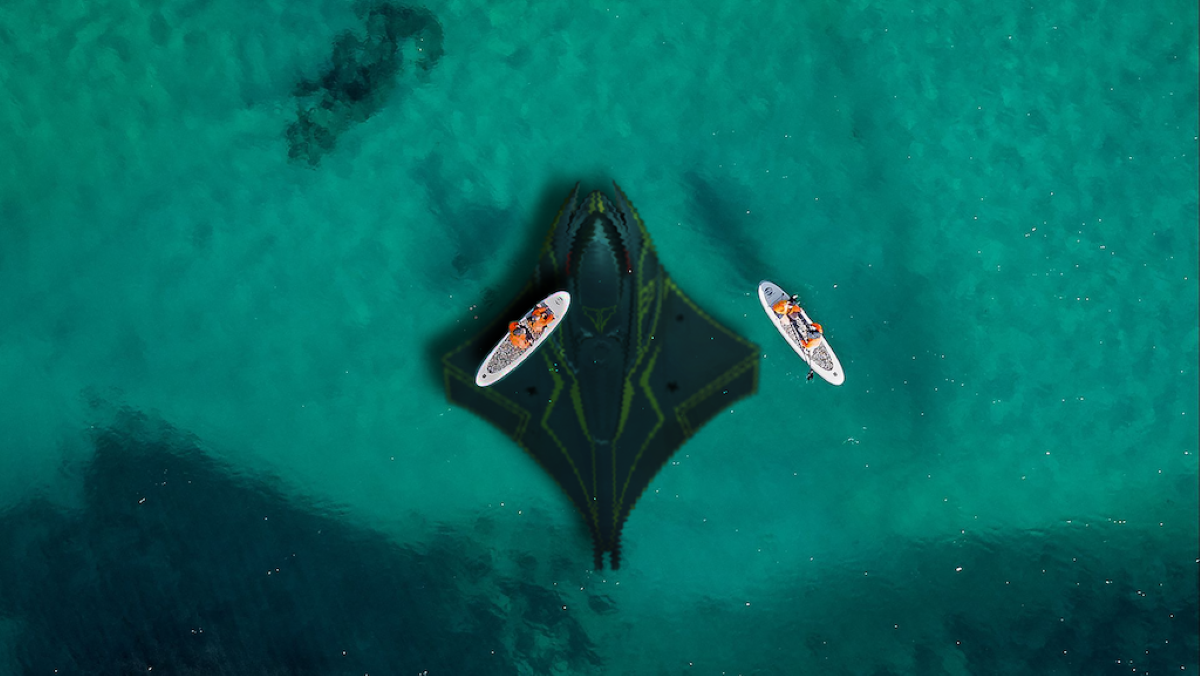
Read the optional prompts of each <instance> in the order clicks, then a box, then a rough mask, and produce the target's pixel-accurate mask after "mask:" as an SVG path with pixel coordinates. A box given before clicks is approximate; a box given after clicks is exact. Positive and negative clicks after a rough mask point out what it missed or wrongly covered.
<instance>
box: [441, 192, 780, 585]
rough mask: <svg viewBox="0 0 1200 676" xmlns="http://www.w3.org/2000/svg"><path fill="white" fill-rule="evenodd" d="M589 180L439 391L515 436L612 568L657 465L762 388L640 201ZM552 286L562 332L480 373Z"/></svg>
mask: <svg viewBox="0 0 1200 676" xmlns="http://www.w3.org/2000/svg"><path fill="white" fill-rule="evenodd" d="M613 188H614V190H615V196H616V198H615V199H613V200H610V199H609V198H608V197H606V196H605V195H604V194H603V193H601V192H600V191H598V190H597V191H594V192H592V193H591V194H589V195H587V196H586V197H584V198H583V201H582V202H580V201H578V197H579V186H578V185H576V186H575V188H574V190H572V191H571V194H570V196H568V197H567V200H566V202H565V203H564V204H563V207H562V209H561V210H560V211H559V213H558V216H557V218H556V219H555V221H554V225H553V227H551V228H550V232H549V234H548V236H547V238H546V241H545V244H544V245H543V247H542V250H541V253H540V255H539V257H538V263H537V268H536V270H535V271H534V274H533V278H532V279H531V280H530V281H529V283H528V284H527V285H526V286H525V288H524V290H523V291H522V292H521V293H520V294H519V296H518V297H517V298H516V299H515V300H514V302H513V303H512V305H510V306H509V309H507V310H506V311H505V312H504V313H503V314H501V315H500V316H498V317H496V318H495V321H494V322H492V323H491V324H490V325H488V326H486V327H485V328H484V329H483V330H482V331H481V332H480V333H479V334H478V335H477V336H475V337H474V338H472V339H471V340H469V341H467V342H466V343H464V344H462V345H460V346H458V347H457V348H455V349H453V350H452V351H450V352H449V353H447V354H446V355H445V356H444V357H443V359H442V362H443V366H444V376H445V384H446V396H447V397H448V398H449V399H450V401H451V402H453V403H455V404H458V405H461V406H464V407H466V408H468V409H470V410H472V411H474V412H475V413H477V414H478V415H480V416H482V417H483V418H484V419H486V420H488V421H489V422H491V423H492V424H494V425H496V426H497V427H499V428H500V429H501V430H503V431H504V432H505V433H506V434H509V435H511V436H512V439H513V441H515V442H517V444H518V445H520V446H521V447H522V448H524V449H525V450H526V451H528V452H529V453H530V454H531V455H532V456H533V457H534V458H535V459H537V461H538V462H539V463H540V464H541V466H542V467H543V468H544V469H545V470H546V471H547V472H549V473H550V475H551V476H553V477H554V479H555V480H556V481H557V482H558V484H559V485H560V486H562V489H563V490H564V491H565V492H566V494H567V496H568V497H570V499H571V501H572V502H573V503H574V504H575V507H576V508H577V509H578V510H579V513H580V514H581V515H582V516H583V519H584V521H585V523H586V524H587V527H588V529H589V530H590V531H591V535H592V541H593V543H594V547H595V550H594V551H595V565H596V568H597V569H598V570H599V569H601V568H603V564H604V553H605V552H610V553H611V554H610V561H611V565H612V568H613V569H617V568H619V567H620V565H621V529H622V527H623V526H624V524H625V521H626V519H628V518H629V512H630V511H631V510H632V509H633V506H634V504H635V503H636V502H637V500H638V498H639V497H640V496H641V495H642V492H643V491H645V489H646V487H647V486H648V485H649V484H650V481H651V480H652V479H653V478H654V475H655V474H657V473H658V470H659V469H660V468H662V466H663V465H664V464H666V462H667V460H668V459H669V458H670V457H671V455H672V454H673V453H675V451H676V450H678V449H679V447H680V446H682V445H683V443H684V442H685V441H687V440H688V439H689V438H691V436H692V435H693V434H695V433H696V431H697V430H699V429H700V427H701V426H702V425H704V423H706V422H708V421H709V420H711V419H712V418H713V417H714V416H715V415H716V414H717V413H719V412H721V411H723V410H728V409H729V406H730V405H731V404H733V403H734V402H735V401H737V400H738V399H741V398H742V397H745V396H747V395H750V394H752V393H753V392H754V391H755V389H756V388H757V385H758V368H759V366H758V363H759V357H758V354H759V353H758V347H757V346H756V345H754V344H753V343H751V342H750V341H748V340H746V339H744V338H742V337H741V336H739V335H737V334H736V333H734V332H733V331H731V330H729V329H728V328H726V327H724V326H722V325H720V324H719V323H717V322H716V321H715V320H714V319H713V318H712V317H710V316H709V315H708V314H706V313H705V312H704V311H703V310H701V309H700V308H699V307H698V306H697V305H696V304H695V303H694V302H693V301H692V300H691V299H690V298H688V296H687V295H686V294H684V293H683V291H682V290H681V289H680V288H679V287H678V286H676V284H675V283H674V282H673V281H672V280H671V278H670V277H669V276H667V273H666V271H665V270H664V269H663V267H662V265H661V264H660V263H659V260H658V254H657V253H656V252H655V250H654V245H653V244H652V243H651V241H650V234H649V233H648V232H647V231H646V226H645V224H644V223H643V222H642V219H641V218H640V217H639V216H638V213H637V210H636V209H634V207H633V205H632V204H631V203H630V202H629V199H628V198H627V197H626V196H625V194H624V193H623V192H621V189H620V187H618V186H617V185H616V184H615V183H614V184H613ZM560 290H566V291H568V292H569V293H570V296H571V299H572V301H571V309H570V311H569V313H567V314H566V315H565V316H564V318H563V320H562V325H561V326H560V327H559V329H558V331H557V332H555V333H554V334H553V335H552V336H550V337H548V338H547V342H546V344H545V345H543V346H542V347H541V348H540V349H539V351H538V352H537V353H535V354H532V355H531V356H530V358H529V359H528V360H527V361H526V362H525V363H523V364H522V365H521V366H520V368H519V369H517V370H516V371H514V372H512V373H511V374H510V375H508V376H507V377H506V378H505V379H504V380H503V381H501V382H498V383H496V384H494V385H492V386H491V387H487V388H482V387H479V386H477V385H476V383H475V372H476V369H477V367H478V366H479V364H480V360H481V359H482V358H483V357H484V356H485V355H487V353H488V350H489V348H491V346H492V345H493V344H494V343H495V341H496V340H497V339H498V338H500V337H501V336H503V335H504V333H505V326H506V322H507V321H508V319H511V318H514V317H516V315H517V314H519V313H521V312H523V311H524V310H525V309H527V308H529V307H532V306H534V304H535V303H537V302H538V300H539V299H541V298H544V297H545V296H547V295H549V294H551V293H553V292H555V291H560Z"/></svg>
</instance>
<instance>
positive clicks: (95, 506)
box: [0, 409, 598, 676]
mask: <svg viewBox="0 0 1200 676" xmlns="http://www.w3.org/2000/svg"><path fill="white" fill-rule="evenodd" d="M108 415H110V416H111V418H112V421H111V422H110V423H108V424H106V425H105V426H103V427H99V428H98V429H97V431H96V432H95V435H94V443H95V457H94V459H93V460H91V461H90V463H89V464H88V466H87V467H86V468H85V471H84V476H83V479H84V481H83V491H84V498H83V503H84V504H83V508H82V509H80V510H77V511H74V510H73V511H70V512H65V511H63V510H62V508H60V507H57V506H52V505H50V504H48V503H46V502H44V501H42V500H35V501H32V502H30V503H27V504H24V505H21V506H19V507H18V508H16V509H14V510H12V511H10V512H8V513H5V514H3V515H0V620H2V621H3V622H0V624H2V625H9V626H11V627H15V632H9V633H8V635H6V636H3V639H4V640H5V642H7V643H8V645H0V671H3V670H5V669H6V668H10V667H6V665H5V661H6V660H8V661H15V665H14V666H15V667H16V668H17V672H16V673H23V674H54V673H58V674H85V675H91V674H96V675H101V674H103V675H105V676H108V675H112V674H134V673H137V674H146V673H154V674H159V673H163V674H313V675H317V674H320V675H322V676H325V675H327V674H346V675H350V674H354V675H357V676H361V675H362V674H420V673H425V672H428V673H429V674H516V673H543V674H546V673H558V672H561V671H562V670H563V669H568V670H569V671H570V672H574V673H581V672H583V673H591V672H594V671H596V666H597V664H598V659H597V657H596V655H595V653H594V652H593V650H592V644H591V642H590V641H589V639H588V638H587V636H586V635H585V633H584V631H583V629H582V627H581V625H580V624H579V623H578V622H577V621H576V620H575V619H572V617H571V616H570V615H569V614H567V613H563V612H559V611H561V608H562V607H563V606H564V605H565V603H564V601H563V599H562V598H560V597H559V595H558V594H557V592H553V591H548V590H546V589H542V588H536V587H533V586H531V585H528V584H525V583H522V582H519V581H505V580H494V579H489V576H492V572H491V566H490V565H489V564H488V563H487V562H488V560H489V559H490V556H491V555H490V553H489V552H488V551H487V549H486V548H484V547H481V546H477V545H475V544H474V543H472V542H470V541H468V540H466V539H465V538H460V537H457V536H456V535H454V534H452V533H444V534H442V535H440V536H439V539H438V540H437V541H435V542H433V543H432V544H423V545H422V546H421V548H420V549H418V548H416V547H410V546H406V545H402V544H397V543H395V542H392V541H390V540H388V539H386V538H384V537H383V536H381V535H379V534H377V533H374V532H371V531H368V530H363V529H356V528H355V527H353V526H350V525H347V524H346V523H344V522H342V521H340V520H339V519H338V518H336V517H335V515H333V514H329V513H326V514H322V513H317V512H316V510H315V509H311V508H310V509H305V508H302V507H300V506H298V505H296V504H294V501H292V500H289V499H287V498H285V496H284V495H283V494H282V493H281V492H279V491H278V490H277V489H275V488H273V487H272V486H270V485H268V484H267V483H266V482H264V481H262V480H259V479H253V478H247V477H246V476H245V475H240V474H237V473H235V472H233V471H232V470H231V468H229V467H225V466H223V465H222V464H221V463H219V462H216V461H214V460H213V459H211V458H210V457H207V456H206V455H205V454H204V452H203V451H201V450H200V448H199V446H198V441H197V440H196V439H195V438H194V437H192V436H191V435H189V434H186V433H184V432H181V431H179V430H176V429H174V428H172V427H171V426H170V425H167V424H165V423H163V422H161V421H157V420H155V419H152V418H150V417H147V416H145V415H143V414H141V413H139V412H137V411H133V410H128V409H122V410H118V411H116V412H115V413H111V414H108ZM493 577H494V576H493ZM464 586H466V587H469V589H470V590H471V591H463V587H464ZM5 652H8V653H9V655H7V656H5ZM151 669H153V671H150V670H151Z"/></svg>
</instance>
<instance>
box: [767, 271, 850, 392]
mask: <svg viewBox="0 0 1200 676" xmlns="http://www.w3.org/2000/svg"><path fill="white" fill-rule="evenodd" d="M789 298H791V295H790V294H788V293H787V292H786V291H784V290H783V289H781V288H779V285H777V284H775V283H773V282H768V281H767V280H765V279H764V280H763V281H762V282H760V283H759V285H758V299H759V300H760V301H762V306H763V310H765V311H766V313H767V316H768V317H770V318H771V322H772V323H774V324H775V328H776V329H778V330H779V335H781V336H783V339H784V340H786V341H787V342H788V345H791V346H792V349H793V350H795V351H796V354H798V355H800V358H801V359H803V360H804V361H805V362H806V363H807V364H808V366H809V368H811V369H812V370H813V372H814V373H816V374H817V375H819V376H821V377H822V378H824V379H825V380H826V381H828V382H829V383H830V384H831V385H841V384H842V383H844V382H846V374H845V372H844V371H842V363H841V362H840V361H838V358H837V355H836V354H834V352H833V348H832V347H830V346H829V341H827V340H825V336H824V335H822V334H820V333H818V332H817V331H816V329H813V328H811V327H812V323H813V322H812V320H811V319H809V317H808V313H807V312H805V311H804V309H803V308H801V309H800V312H799V313H798V316H797V315H791V316H786V315H781V314H779V313H778V312H776V311H775V303H778V302H779V301H781V300H786V299H789ZM806 338H807V339H812V338H816V339H817V342H816V343H813V345H812V347H804V341H805V339H806Z"/></svg>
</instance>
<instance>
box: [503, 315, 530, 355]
mask: <svg viewBox="0 0 1200 676" xmlns="http://www.w3.org/2000/svg"><path fill="white" fill-rule="evenodd" d="M508 340H509V342H511V343H512V344H513V347H515V348H517V349H518V350H524V349H527V348H529V347H530V346H531V345H533V334H532V333H530V331H529V328H528V327H526V326H525V325H524V324H522V323H521V322H509V324H508Z"/></svg>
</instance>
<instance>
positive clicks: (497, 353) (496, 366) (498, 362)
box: [475, 291, 571, 387]
mask: <svg viewBox="0 0 1200 676" xmlns="http://www.w3.org/2000/svg"><path fill="white" fill-rule="evenodd" d="M570 306H571V294H569V293H567V292H566V291H558V292H556V293H552V294H550V295H549V296H546V298H545V299H544V300H542V302H540V303H538V304H537V305H535V306H534V307H533V308H532V309H531V310H530V311H529V312H526V313H525V314H524V315H522V317H521V319H519V320H518V321H517V323H518V324H519V325H520V327H519V328H518V329H517V330H518V331H520V330H522V329H524V334H525V336H527V337H528V340H529V345H528V346H527V347H517V346H516V345H515V344H513V341H512V339H511V338H510V335H511V333H505V334H504V337H503V338H501V339H500V342H498V343H496V347H493V348H492V351H491V352H490V353H489V354H488V356H487V359H484V360H483V363H482V364H480V365H479V371H478V372H477V373H476V374H475V384H476V385H478V386H480V387H488V386H490V385H495V384H496V383H498V382H500V381H501V380H504V376H507V375H508V374H510V373H512V372H513V371H515V370H516V368H517V367H518V366H520V365H521V363H522V362H524V361H525V360H526V359H529V357H531V356H532V355H533V353H534V352H537V349H538V348H539V347H541V346H542V343H545V342H546V339H547V338H549V337H550V334H552V333H554V330H555V329H557V328H558V325H559V324H561V323H562V320H563V317H565V316H566V314H567V308H569V307H570ZM538 310H542V311H547V310H548V311H549V312H550V314H551V315H553V319H551V320H550V321H549V322H548V323H547V324H546V325H545V326H544V327H543V328H542V330H541V332H537V331H534V328H533V325H532V324H531V323H530V322H531V321H532V320H533V317H534V313H535V312H537V311H538Z"/></svg>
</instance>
